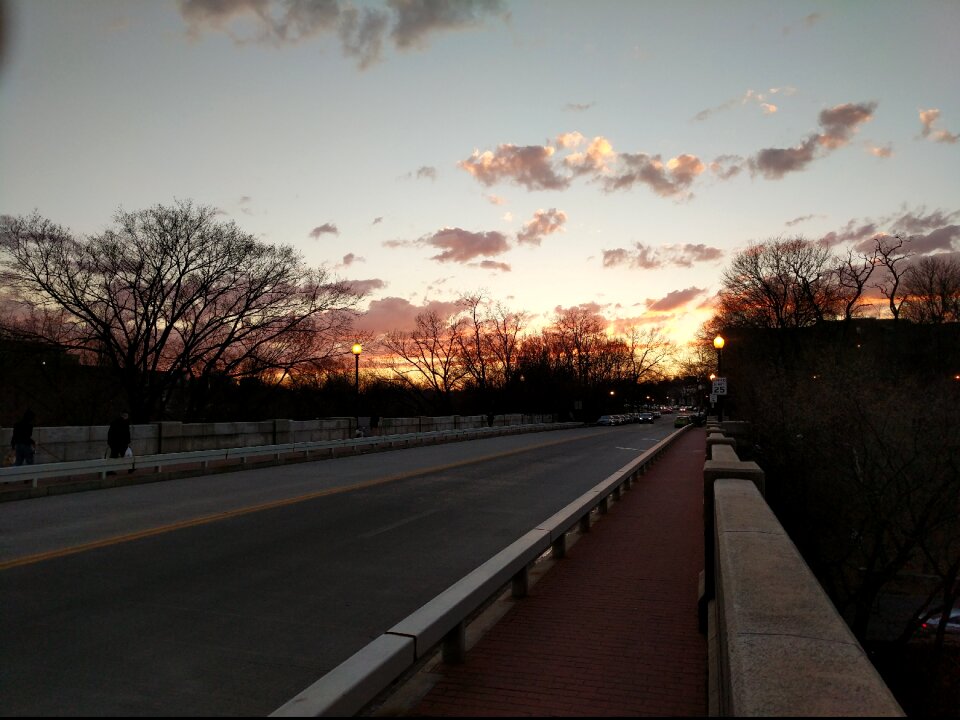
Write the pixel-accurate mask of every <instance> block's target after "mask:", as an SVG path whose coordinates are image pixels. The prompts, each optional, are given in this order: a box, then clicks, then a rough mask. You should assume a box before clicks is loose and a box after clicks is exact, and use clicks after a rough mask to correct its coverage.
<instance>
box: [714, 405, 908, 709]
mask: <svg viewBox="0 0 960 720" xmlns="http://www.w3.org/2000/svg"><path fill="white" fill-rule="evenodd" d="M724 425H726V423H724ZM736 429H737V431H740V432H742V431H743V428H742V426H741V427H737V428H736ZM744 435H745V436H746V433H744ZM712 456H713V457H712V459H710V460H707V461H706V462H705V463H704V469H703V478H704V480H703V484H704V550H705V552H704V571H703V574H702V577H701V582H700V589H701V598H700V625H701V630H702V631H703V632H705V633H706V634H707V639H708V646H709V650H708V663H709V671H708V675H709V683H708V684H709V702H710V713H709V714H710V715H711V716H728V717H741V716H743V717H757V716H767V717H771V716H829V717H838V716H839V717H845V716H868V717H869V716H873V717H879V716H885V717H903V716H904V712H903V710H902V708H901V707H900V705H899V704H898V703H897V701H896V699H895V698H894V697H893V694H892V693H891V692H890V690H889V688H887V686H886V684H885V683H884V682H883V679H882V678H881V677H880V675H879V673H878V672H877V671H876V669H875V668H874V667H873V665H872V664H871V663H870V661H869V659H868V658H867V656H866V654H865V653H864V651H863V648H861V647H860V644H859V643H858V642H857V640H856V638H855V637H854V636H853V633H852V632H851V631H850V629H849V628H848V627H847V625H846V623H845V622H844V621H843V619H842V618H841V617H840V615H839V613H838V612H837V610H836V608H834V606H833V604H832V603H831V602H830V599H829V598H828V597H827V595H826V593H825V592H824V591H823V589H822V588H821V587H820V584H819V583H818V582H817V580H816V578H815V577H814V576H813V573H812V572H811V571H810V569H809V567H807V564H806V563H805V562H804V560H803V558H802V557H801V555H800V553H799V552H798V551H797V549H796V547H795V546H794V545H793V543H792V542H791V541H790V538H789V537H788V536H787V534H786V532H785V531H784V529H783V527H782V526H781V525H780V523H779V521H778V520H777V519H776V517H775V516H774V514H773V512H772V511H771V510H770V508H769V507H768V506H767V503H766V501H765V500H764V499H763V492H764V487H765V478H764V474H763V471H762V470H761V469H760V467H759V466H757V465H756V464H755V463H752V462H742V461H739V460H738V459H737V455H736V453H735V451H734V450H733V447H732V446H730V445H727V444H721V443H715V444H713V446H712Z"/></svg>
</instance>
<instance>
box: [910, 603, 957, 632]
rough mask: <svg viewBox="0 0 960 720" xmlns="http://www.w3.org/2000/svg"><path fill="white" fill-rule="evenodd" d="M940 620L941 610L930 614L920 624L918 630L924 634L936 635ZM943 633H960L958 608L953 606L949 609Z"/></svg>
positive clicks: (941, 618)
mask: <svg viewBox="0 0 960 720" xmlns="http://www.w3.org/2000/svg"><path fill="white" fill-rule="evenodd" d="M942 622H943V613H942V612H940V613H937V614H936V615H931V616H930V617H929V618H928V619H927V621H926V622H925V623H923V625H921V626H920V630H921V631H922V632H923V633H924V634H928V635H936V634H937V630H938V629H939V628H940V623H942ZM944 633H945V634H947V635H958V634H960V608H953V609H952V610H951V611H950V614H949V615H948V616H947V627H946V629H945V630H944Z"/></svg>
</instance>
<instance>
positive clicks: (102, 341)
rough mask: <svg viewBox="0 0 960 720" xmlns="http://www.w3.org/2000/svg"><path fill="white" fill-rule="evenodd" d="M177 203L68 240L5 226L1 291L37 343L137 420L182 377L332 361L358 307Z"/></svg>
mask: <svg viewBox="0 0 960 720" xmlns="http://www.w3.org/2000/svg"><path fill="white" fill-rule="evenodd" d="M216 214H217V212H216V211H215V210H214V209H213V208H210V207H203V206H194V205H193V204H192V203H190V202H177V203H175V204H174V205H173V206H162V205H157V206H155V207H153V208H150V209H148V210H142V211H139V212H124V211H122V210H121V211H119V212H118V213H117V215H116V217H115V221H116V227H115V228H114V229H110V230H107V231H105V232H103V233H101V234H99V235H93V236H90V237H86V238H77V237H74V236H73V235H72V234H71V233H70V232H69V231H67V230H66V229H64V228H63V227H61V226H59V225H56V224H54V223H53V222H51V221H49V220H47V219H45V218H42V217H41V216H40V215H39V214H36V213H35V214H33V215H32V216H29V217H24V218H7V219H6V220H5V222H4V223H3V226H2V229H0V234H2V248H0V264H2V268H3V274H2V277H3V280H4V282H5V283H7V284H8V285H9V286H10V287H11V288H12V289H13V291H14V292H15V293H16V294H17V295H18V297H19V298H20V299H21V300H22V301H24V302H26V303H28V304H30V305H32V306H33V308H35V310H36V311H37V312H38V313H40V314H41V315H44V316H45V317H48V318H50V317H54V318H57V319H58V320H59V323H58V324H57V328H56V337H55V338H54V337H51V335H52V333H51V332H50V331H51V329H52V328H51V327H50V325H49V324H48V325H47V326H44V325H43V324H39V325H36V324H35V325H34V327H33V332H35V333H36V334H37V335H38V336H43V337H50V339H55V341H57V342H58V343H59V344H60V345H61V346H62V347H65V348H68V349H72V350H76V351H79V352H81V353H84V354H85V355H87V356H93V357H95V358H96V359H97V361H98V362H99V363H101V364H104V365H107V366H108V367H110V368H112V369H113V370H114V371H115V372H116V374H117V377H118V381H119V383H120V386H121V388H122V392H123V393H124V394H125V396H126V399H127V402H128V405H129V408H130V411H131V415H132V417H133V419H134V420H140V421H143V420H146V419H149V418H151V417H153V416H155V415H156V414H157V413H159V412H161V411H162V409H163V405H164V402H165V400H166V397H167V394H168V393H169V391H170V390H171V389H172V388H173V387H174V386H175V385H176V384H177V382H178V381H182V380H183V378H185V377H189V378H191V379H193V380H194V381H195V382H194V383H193V384H194V385H195V387H200V388H202V387H204V385H205V382H206V380H207V379H208V378H210V377H211V376H212V375H214V374H226V375H232V376H235V377H236V376H242V375H263V374H264V373H270V372H277V373H281V374H282V373H284V372H288V371H289V370H290V369H291V368H293V367H295V366H297V365H300V364H304V363H309V362H315V361H317V360H318V359H320V358H322V357H323V356H324V355H329V354H331V353H333V352H335V350H334V347H333V346H334V345H335V343H336V341H337V336H338V334H339V333H340V332H342V331H343V330H344V329H345V328H347V327H349V325H350V322H351V315H350V312H351V311H352V310H353V309H354V308H355V306H356V303H357V301H358V300H359V299H360V296H359V295H358V294H357V293H355V292H354V291H353V290H352V289H351V288H350V286H349V285H347V284H345V283H342V282H337V281H334V280H332V279H331V278H330V277H329V276H328V275H327V274H326V272H325V271H323V270H311V269H310V268H307V267H306V266H305V265H304V263H303V261H302V259H301V257H300V256H299V255H298V254H297V253H296V252H295V251H294V249H293V248H292V247H289V246H274V245H271V244H268V243H263V242H260V241H258V240H257V239H256V238H254V237H253V236H252V235H249V234H247V233H244V232H242V231H241V230H240V229H239V228H238V227H237V226H236V225H235V224H233V223H232V222H231V223H224V222H218V221H217V220H216Z"/></svg>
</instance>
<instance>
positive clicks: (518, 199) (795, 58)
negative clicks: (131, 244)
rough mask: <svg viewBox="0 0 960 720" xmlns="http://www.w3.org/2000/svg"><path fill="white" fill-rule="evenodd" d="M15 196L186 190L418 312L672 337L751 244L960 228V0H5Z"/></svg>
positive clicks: (128, 203) (95, 214)
mask: <svg viewBox="0 0 960 720" xmlns="http://www.w3.org/2000/svg"><path fill="white" fill-rule="evenodd" d="M2 7H3V10H4V13H3V14H4V32H5V39H4V51H3V57H2V65H0V128H2V131H0V213H3V214H9V215H21V214H26V213H30V212H32V211H33V210H34V209H36V210H38V211H39V212H40V213H41V214H42V215H44V216H46V217H49V218H50V219H52V220H54V221H56V222H58V223H60V224H62V225H65V226H67V227H69V228H71V229H72V230H74V231H75V232H77V233H80V234H83V233H91V232H98V231H100V230H102V229H104V228H105V227H107V226H109V225H110V224H111V221H112V217H113V215H114V213H115V212H116V211H117V209H118V208H123V209H124V210H138V209H142V208H146V207H149V206H152V205H156V204H158V203H159V204H170V203H172V202H173V201H174V200H175V199H179V200H186V199H189V200H192V201H194V202H195V203H199V204H203V205H210V206H213V207H216V208H218V209H219V210H221V211H222V212H223V215H222V217H223V218H224V219H229V220H234V221H235V222H236V223H237V224H238V225H239V226H240V227H241V228H242V229H244V230H246V231H248V232H250V233H253V234H255V235H257V236H258V237H260V238H262V239H263V240H266V241H269V242H275V243H287V244H293V245H295V246H296V247H297V248H299V249H300V250H301V251H302V253H303V254H304V256H305V258H306V259H307V260H308V261H309V262H310V263H311V264H314V265H317V264H323V265H326V266H327V267H328V268H329V269H330V270H331V271H333V272H334V273H335V274H337V275H338V276H340V277H343V278H345V279H349V280H352V281H356V282H359V283H361V284H362V286H363V287H365V288H367V289H369V291H370V294H369V297H368V300H367V301H366V302H365V304H364V308H365V309H367V308H368V310H369V311H368V313H367V314H366V316H365V317H364V318H363V319H362V320H361V321H360V325H361V326H362V327H364V328H365V329H367V330H369V331H373V332H377V331H386V330H392V329H408V328H409V327H411V326H412V321H413V317H414V316H415V315H416V314H417V312H420V311H422V310H424V309H426V308H433V309H438V310H441V311H444V310H448V309H450V308H452V306H453V305H452V304H453V303H454V301H455V300H456V299H457V297H458V296H459V295H460V294H461V293H465V292H480V291H485V292H486V293H487V294H488V295H489V296H490V297H491V298H493V299H494V300H499V301H502V302H503V303H504V304H506V305H508V306H509V307H511V308H513V309H515V310H526V311H528V312H530V313H533V314H534V315H535V317H536V321H537V322H538V323H546V322H549V321H550V320H551V319H552V317H553V316H554V314H555V313H556V311H557V309H558V308H567V307H571V306H579V305H585V306H588V307H591V308H595V309H596V310H597V311H598V312H600V313H601V314H603V315H604V316H605V317H606V318H607V319H609V320H610V321H611V323H612V325H613V326H614V327H623V326H625V325H627V324H630V323H634V324H643V326H644V327H649V326H650V324H659V325H661V326H662V327H663V328H664V329H665V331H667V332H668V333H669V335H670V336H671V337H672V338H673V339H674V340H677V341H679V342H684V341H686V340H687V339H688V338H689V336H690V334H691V333H692V331H693V330H695V329H696V327H697V326H698V325H699V324H700V323H701V322H702V321H703V320H704V319H705V318H706V317H708V316H709V312H710V310H709V304H710V302H711V300H712V298H713V296H714V295H715V293H716V291H717V290H718V288H719V280H720V275H721V272H722V271H723V269H724V267H725V266H726V265H727V264H728V262H729V260H730V258H731V256H732V254H733V253H735V252H737V251H738V250H741V249H743V248H745V247H746V246H747V245H748V244H749V243H751V242H756V241H762V240H766V239H770V238H775V237H778V236H784V237H793V236H795V235H802V236H804V237H807V238H810V239H812V240H818V241H822V242H825V243H829V244H830V245H831V246H833V247H835V249H836V250H837V251H843V252H845V250H846V248H847V247H852V246H855V245H856V244H857V243H862V242H864V241H869V240H870V238H872V237H873V236H874V235H875V234H876V233H879V232H886V233H894V232H903V233H906V234H908V235H911V236H915V239H914V245H913V246H914V249H915V250H916V251H917V252H918V253H927V252H958V251H960V81H958V79H957V78H958V68H960V40H958V34H960V2H956V0H943V1H922V0H921V1H918V2H885V1H882V0H868V1H864V2H857V1H855V0H847V1H844V2H837V1H836V0H834V1H831V2H803V1H799V0H798V1H792V2H750V1H746V0H743V1H730V2H722V1H720V0H711V1H708V2H692V1H691V2H683V1H674V2H665V1H664V2H644V1H640V0H637V1H634V2H628V1H626V0H622V1H619V2H612V1H604V0H590V1H589V2H588V1H586V0H581V1H574V0H525V1H517V2H507V1H504V2H500V1H498V0H487V1H484V0H473V1H469V0H462V1H460V2H456V1H452V2H449V3H444V2H437V1H432V0H370V1H369V2H363V1H360V0H317V1H311V0H290V1H283V2H281V1H278V0H180V1H179V2H177V1H176V0H169V1H167V0H147V1H135V0H27V1H26V2H9V1H8V2H6V3H5V4H4V5H3V6H2Z"/></svg>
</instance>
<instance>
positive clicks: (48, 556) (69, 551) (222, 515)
mask: <svg viewBox="0 0 960 720" xmlns="http://www.w3.org/2000/svg"><path fill="white" fill-rule="evenodd" d="M581 437H582V436H581ZM576 439H580V437H578V438H576ZM570 440H571V438H569V437H568V438H565V439H562V440H551V441H549V442H544V443H540V444H539V445H530V446H528V447H523V448H517V449H516V450H507V451H504V452H499V453H492V454H490V455H483V456H480V457H476V458H472V459H469V460H461V461H460V462H455V463H448V464H445V465H434V466H432V467H426V468H420V469H418V470H409V471H407V472H403V473H396V474H393V475H387V476H385V477H381V478H375V479H373V480H366V481H364V482H359V483H354V484H353V485H343V486H341V487H335V488H327V489H325V490H317V491H315V492H311V493H307V494H306V495H297V496H296V497H291V498H285V499H283V500H274V501H273V502H268V503H261V504H259V505H251V506H249V507H244V508H237V509H236V510H225V511H223V512H218V513H214V514H213V515H203V516H201V517H196V518H192V519H190V520H181V521H179V522H175V523H170V524H167V525H161V526H159V527H155V528H149V529H147V530H139V531H137V532H132V533H125V534H123V535H115V536H113V537H108V538H103V539H102V540H94V541H93V542H88V543H82V544H80V545H72V546H70V547H65V548H58V549H57V550H48V551H47V552H42V553H36V554H34V555H24V556H23V557H19V558H14V559H12V560H4V561H2V562H0V571H3V570H9V569H10V568H15V567H20V566H21V565H32V564H33V563H38V562H43V561H44V560H53V559H55V558H61V557H67V556H69V555H76V554H77V553H82V552H87V551H88V550H95V549H97V548H102V547H108V546H110V545H119V544H122V543H125V542H131V541H133V540H141V539H143V538H148V537H153V536H155V535H163V534H164V533H169V532H174V531H176V530H183V529H185V528H190V527H196V526H198V525H207V524H210V523H215V522H219V521H221V520H229V519H230V518H235V517H240V516H241V515H248V514H250V513H255V512H262V511H264V510H272V509H273V508H278V507H284V506H286V505H295V504H297V503H301V502H306V501H308V500H314V499H316V498H320V497H326V496H328V495H337V494H340V493H345V492H352V491H354V490H363V489H365V488H369V487H375V486H377V485H385V484H387V483H391V482H396V481H398V480H407V479H409V478H412V477H417V476H418V475H429V474H430V473H436V472H444V471H446V470H452V469H454V468H458V467H464V466H466V465H475V464H477V463H482V462H487V461H489V460H496V459H498V458H504V457H509V456H511V455H519V454H520V453H524V452H529V451H530V450H539V449H541V448H545V447H550V446H551V445H559V444H561V443H565V442H570Z"/></svg>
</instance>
